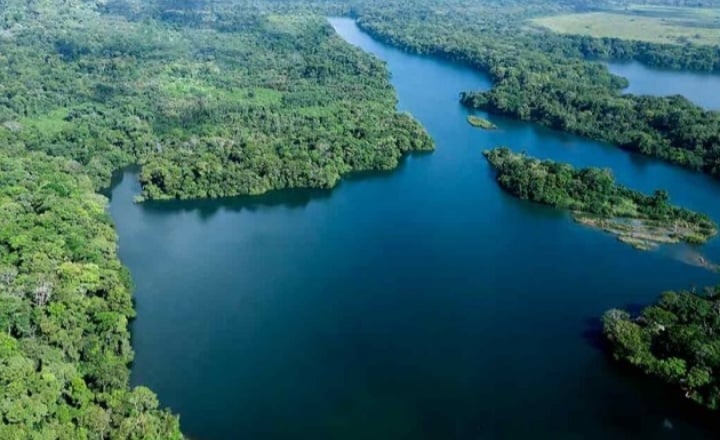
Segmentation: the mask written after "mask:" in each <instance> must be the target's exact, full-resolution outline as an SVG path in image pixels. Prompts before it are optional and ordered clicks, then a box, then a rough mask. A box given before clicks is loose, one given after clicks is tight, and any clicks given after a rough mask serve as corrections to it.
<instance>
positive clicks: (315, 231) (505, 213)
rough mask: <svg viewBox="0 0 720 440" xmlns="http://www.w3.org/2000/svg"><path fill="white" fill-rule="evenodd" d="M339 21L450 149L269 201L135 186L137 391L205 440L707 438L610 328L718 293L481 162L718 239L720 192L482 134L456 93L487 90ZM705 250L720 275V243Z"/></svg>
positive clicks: (403, 102)
mask: <svg viewBox="0 0 720 440" xmlns="http://www.w3.org/2000/svg"><path fill="white" fill-rule="evenodd" d="M331 23H332V25H333V26H334V27H335V29H336V31H337V32H338V34H339V35H340V36H341V37H342V38H344V39H345V40H347V41H348V42H349V43H351V44H354V45H356V46H358V47H360V48H361V49H362V50H365V51H366V52H369V53H371V54H373V55H375V56H378V57H379V58H381V59H383V60H385V61H386V62H387V64H388V69H389V70H390V71H391V72H392V78H393V84H394V86H395V87H396V89H397V93H398V96H399V107H400V109H401V110H404V111H409V112H410V113H412V114H413V115H414V116H415V117H416V118H418V119H419V120H420V121H421V122H422V123H423V124H424V125H425V126H426V127H427V129H428V131H429V132H430V134H431V135H432V136H433V138H434V139H435V140H436V142H437V151H436V152H435V153H433V154H429V155H420V156H413V157H409V158H407V160H405V162H404V163H403V165H402V166H401V167H400V168H399V169H398V170H396V171H394V172H390V173H381V174H373V175H362V176H354V177H350V178H348V179H346V180H345V181H343V182H342V184H341V185H339V186H338V187H337V188H336V189H335V190H333V191H286V192H278V193H273V194H271V195H268V196H263V197H256V198H234V199H227V200H215V201H198V202H163V203H155V202H151V203H143V204H140V205H137V204H133V203H132V197H133V195H134V194H136V193H137V192H138V190H139V189H138V184H137V182H136V180H135V175H134V174H133V172H132V171H127V172H126V173H125V174H124V175H122V176H119V178H120V179H119V181H118V183H117V185H116V186H115V187H114V189H113V192H112V202H111V206H110V209H111V213H112V215H113V218H114V219H115V222H116V224H117V228H118V232H119V235H120V255H121V258H122V260H123V262H124V263H125V264H126V265H127V266H128V267H129V268H130V271H131V273H132V276H133V280H134V281H135V284H136V290H135V294H136V299H137V311H138V318H137V319H136V320H135V321H134V322H133V326H132V331H133V344H134V348H135V350H136V359H135V363H134V365H133V382H134V383H135V384H143V385H147V386H150V387H151V388H152V389H154V390H155V391H157V393H158V395H159V397H160V400H161V401H162V403H163V404H164V405H167V406H169V407H170V408H172V410H173V411H175V412H177V413H179V414H180V415H181V424H182V427H183V430H184V431H185V432H186V433H187V434H188V435H189V436H190V437H191V438H193V439H207V440H219V439H237V438H246V439H287V438H293V439H298V438H299V439H302V438H308V439H337V438H342V439H353V438H357V439H369V438H373V439H400V438H407V439H438V438H458V439H476V438H518V439H519V438H528V437H533V438H537V437H541V438H554V437H557V438H582V439H595V438H596V439H608V438H613V439H618V438H633V439H658V438H682V439H701V438H712V437H713V435H712V434H711V433H710V431H709V429H711V427H708V425H707V423H706V421H705V420H703V419H702V417H698V416H697V415H696V414H697V411H694V410H693V409H692V407H690V410H689V409H688V408H689V407H688V406H686V405H684V404H683V402H682V401H678V400H675V399H672V398H670V396H669V395H668V394H666V392H665V391H664V390H660V389H658V388H657V387H656V386H655V384H653V383H651V382H648V381H646V380H643V379H642V378H639V377H636V376H633V375H630V374H628V373H627V372H625V371H623V370H621V369H618V368H616V367H615V366H614V365H613V364H612V363H611V362H608V360H607V359H606V358H605V356H604V354H603V352H602V350H601V349H600V348H599V347H598V339H597V336H598V321H597V318H598V317H599V316H600V315H601V314H602V313H603V312H604V311H605V310H606V309H608V308H611V307H617V306H621V307H622V306H638V305H642V304H646V303H648V302H650V301H652V300H653V299H654V298H655V297H656V296H657V294H658V293H660V292H661V291H663V290H667V289H678V288H685V287H691V286H693V285H697V286H703V285H709V284H715V283H718V282H720V279H718V276H717V275H715V274H712V273H710V272H708V271H706V270H703V269H700V268H696V267H693V266H690V265H688V264H685V263H683V262H682V261H681V259H680V258H677V255H676V254H675V253H672V252H651V253H643V252H640V251H636V250H633V249H632V248H630V247H627V246H625V245H622V244H620V243H618V242H617V241H615V240H614V239H613V238H611V237H609V236H606V235H603V234H602V233H598V232H595V231H591V230H588V229H585V228H583V227H581V226H579V225H576V224H575V223H573V222H572V221H571V220H570V219H569V218H568V217H567V216H566V215H564V214H562V213H558V212H557V211H554V210H552V209H548V208H545V207H541V206H536V205H533V204H529V203H526V202H522V201H519V200H516V199H514V198H512V197H509V196H507V195H506V194H504V193H503V192H502V191H500V189H499V188H498V187H497V185H496V184H495V182H494V180H493V176H492V173H491V172H490V170H489V168H488V166H487V164H486V163H485V160H484V159H483V157H482V155H481V151H482V149H483V148H487V147H492V146H496V145H507V146H509V147H511V148H513V149H516V150H526V151H528V152H529V153H530V154H533V155H537V156H540V157H544V158H552V159H555V160H561V161H567V162H571V163H573V164H575V165H594V166H603V167H609V168H611V169H612V170H613V172H614V173H615V174H616V175H617V177H618V179H619V180H620V181H621V182H623V183H625V184H627V185H630V186H632V187H633V188H637V189H640V190H643V191H651V190H653V189H655V188H658V187H660V188H666V189H668V190H669V191H670V194H671V197H672V199H673V201H674V202H677V203H679V204H681V205H684V206H687V207H689V208H692V209H697V210H700V211H703V212H706V213H708V214H709V215H711V216H713V218H714V219H715V220H720V204H718V203H717V194H720V184H718V182H716V181H713V180H711V179H709V178H706V177H704V176H701V175H698V174H693V173H690V172H687V171H685V170H682V169H679V168H676V167H672V166H668V165H666V164H663V163H660V162H657V161H652V160H648V159H645V158H641V157H637V156H632V155H629V154H627V153H626V152H623V151H620V150H619V149H616V148H613V147H611V146H607V145H604V144H601V143H597V142H591V141H588V140H585V139H581V138H577V137H574V136H569V135H565V134H562V133H556V132H552V131H548V130H544V129H541V128H537V127H534V126H532V125H529V124H524V123H518V122H515V121H511V120H507V119H502V118H496V117H491V118H490V119H492V120H493V122H495V123H496V124H497V125H498V126H499V130H497V131H494V132H485V131H482V130H478V129H473V128H472V127H470V126H469V125H468V124H467V123H466V121H465V116H466V111H465V110H464V109H463V108H462V107H461V106H460V105H459V103H458V93H459V92H460V91H461V90H467V89H477V88H484V87H488V86H489V83H488V80H487V78H485V77H484V76H482V75H481V74H479V73H477V72H474V71H472V70H470V69H468V68H465V67H462V66H458V65H455V64H452V63H447V62H444V61H441V60H437V59H433V58H427V57H420V56H414V55H409V54H406V53H403V52H401V51H399V50H396V49H394V48H391V47H388V46H385V45H382V44H380V43H378V42H376V41H373V40H372V39H371V38H370V37H369V36H367V35H365V34H363V33H362V32H361V31H360V30H359V29H358V28H357V27H356V25H355V23H354V22H353V21H351V20H348V19H332V20H331ZM716 93H718V94H720V90H717V91H716ZM698 251H699V252H702V254H703V255H705V256H706V257H707V258H709V259H714V260H716V261H720V246H718V243H717V241H714V242H711V243H710V244H708V245H707V246H705V247H703V248H701V249H699V250H698ZM688 252H690V250H688Z"/></svg>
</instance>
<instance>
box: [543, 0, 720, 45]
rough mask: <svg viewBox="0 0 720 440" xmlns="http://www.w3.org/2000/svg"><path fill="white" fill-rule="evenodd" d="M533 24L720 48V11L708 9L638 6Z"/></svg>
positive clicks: (569, 31)
mask: <svg viewBox="0 0 720 440" xmlns="http://www.w3.org/2000/svg"><path fill="white" fill-rule="evenodd" d="M531 23H533V24H534V25H537V26H541V27H544V28H547V29H550V30H552V31H554V32H558V33H562V34H575V35H590V36H593V37H615V38H622V39H625V40H638V41H648V42H651V43H667V44H686V43H694V44H703V45H714V46H717V45H720V10H715V9H707V8H688V7H672V6H646V5H638V6H630V7H628V8H624V9H615V10H609V11H604V12H587V13H578V14H564V15H553V16H547V17H539V18H535V19H533V20H531Z"/></svg>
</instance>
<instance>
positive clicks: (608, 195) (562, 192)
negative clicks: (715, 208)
mask: <svg viewBox="0 0 720 440" xmlns="http://www.w3.org/2000/svg"><path fill="white" fill-rule="evenodd" d="M483 154H484V155H485V157H486V158H487V160H488V161H489V162H490V164H491V165H492V167H493V168H494V169H495V170H496V172H497V182H498V184H500V186H501V187H502V188H504V189H505V190H506V191H508V192H509V193H510V194H512V195H514V196H515V197H518V198H521V199H524V200H530V201H533V202H536V203H541V204H544V205H550V206H554V207H556V208H560V209H566V210H568V211H570V212H572V215H573V218H574V219H575V220H576V221H577V222H578V223H580V224H582V225H585V226H589V227H592V228H595V229H600V230H603V231H605V232H607V233H610V234H612V235H614V236H616V237H617V238H618V240H620V241H621V242H623V243H627V244H629V245H631V246H633V247H635V248H637V249H641V250H650V249H655V248H657V247H658V246H660V245H661V244H671V243H679V242H686V243H690V244H701V243H705V242H706V241H708V240H709V239H710V238H711V237H713V236H714V235H715V234H717V225H716V224H715V223H714V222H713V221H712V220H711V219H710V218H709V217H707V216H706V215H704V214H700V213H696V212H693V211H690V210H687V209H684V208H679V207H676V206H672V205H670V204H669V195H668V193H667V192H666V191H664V190H657V191H655V193H654V194H653V195H651V196H647V195H645V194H642V193H640V192H637V191H633V190H631V189H629V188H626V187H624V186H622V185H619V184H617V183H616V182H615V179H614V178H613V176H612V173H611V172H610V171H609V170H605V169H600V168H583V169H575V168H573V167H572V166H570V165H568V164H563V163H557V162H552V161H548V160H545V161H541V160H538V159H535V158H532V157H529V156H527V155H525V154H521V153H514V152H512V151H511V150H510V149H508V148H505V147H500V148H495V149H492V150H487V151H485V152H484V153H483ZM698 263H699V264H700V263H701V265H703V266H707V267H710V266H712V265H711V263H709V262H706V261H705V260H704V259H703V261H701V262H698Z"/></svg>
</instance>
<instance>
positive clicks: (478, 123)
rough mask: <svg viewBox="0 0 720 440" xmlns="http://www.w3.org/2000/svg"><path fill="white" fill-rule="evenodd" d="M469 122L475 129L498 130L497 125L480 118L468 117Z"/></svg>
mask: <svg viewBox="0 0 720 440" xmlns="http://www.w3.org/2000/svg"><path fill="white" fill-rule="evenodd" d="M467 121H468V123H469V124H470V125H472V126H473V127H477V128H482V129H483V130H495V129H496V128H497V125H495V124H493V123H492V122H490V121H488V120H487V119H485V118H481V117H480V116H475V115H468V117H467Z"/></svg>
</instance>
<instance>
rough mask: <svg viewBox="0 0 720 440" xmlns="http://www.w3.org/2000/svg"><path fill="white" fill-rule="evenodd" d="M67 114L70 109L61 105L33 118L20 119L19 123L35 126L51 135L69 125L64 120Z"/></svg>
mask: <svg viewBox="0 0 720 440" xmlns="http://www.w3.org/2000/svg"><path fill="white" fill-rule="evenodd" d="M68 114H70V110H69V109H67V108H64V107H62V108H58V109H55V110H52V111H50V112H48V113H45V114H44V115H40V116H37V117H34V118H25V119H23V120H22V121H21V124H22V125H23V126H27V127H35V128H36V129H38V130H39V131H40V132H42V133H45V134H47V135H49V136H51V135H54V134H57V133H60V132H61V131H63V130H64V129H65V128H67V127H69V126H70V122H68V121H67V120H66V118H67V116H68Z"/></svg>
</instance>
